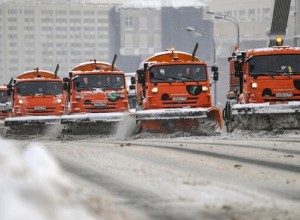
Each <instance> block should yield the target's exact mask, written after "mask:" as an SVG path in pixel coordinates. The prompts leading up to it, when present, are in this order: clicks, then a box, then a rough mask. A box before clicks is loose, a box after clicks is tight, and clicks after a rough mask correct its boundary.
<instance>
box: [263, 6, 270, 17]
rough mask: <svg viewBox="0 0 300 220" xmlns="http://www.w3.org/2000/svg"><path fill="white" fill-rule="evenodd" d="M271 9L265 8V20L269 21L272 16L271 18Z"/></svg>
mask: <svg viewBox="0 0 300 220" xmlns="http://www.w3.org/2000/svg"><path fill="white" fill-rule="evenodd" d="M270 11H271V10H270V8H263V10H262V16H263V19H269V18H270V17H271V16H270Z"/></svg>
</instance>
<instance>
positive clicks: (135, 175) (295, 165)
mask: <svg viewBox="0 0 300 220" xmlns="http://www.w3.org/2000/svg"><path fill="white" fill-rule="evenodd" d="M39 142H40V143H42V144H43V145H45V146H47V147H48V149H50V151H51V152H53V153H54V155H56V157H57V158H58V161H59V162H60V164H61V166H62V167H63V168H64V169H65V171H67V172H69V173H71V175H73V176H74V181H76V179H77V178H78V179H80V180H83V182H85V183H87V186H89V187H90V186H91V185H92V186H93V189H94V190H95V191H99V192H101V195H103V196H104V197H105V198H107V199H108V200H109V201H111V202H112V203H113V204H114V205H115V206H116V207H120V208H122V210H124V209H125V210H128V213H129V214H128V215H127V217H126V218H125V217H124V219H264V220H265V219H295V220H296V219H299V218H300V137H298V135H294V136H290V137H289V136H283V135H281V137H280V136H279V137H274V138H270V137H258V138H253V137H249V136H246V137H245V136H232V137H230V136H228V137H227V136H225V137H224V136H221V137H204V138H203V137H180V138H168V137H165V138H142V139H140V138H137V139H129V140H119V141H118V140H116V139H114V138H99V139H95V138H93V139H88V140H87V139H85V140H70V139H69V140H62V141H57V140H52V141H51V140H50V141H49V140H39ZM132 213H135V214H133V215H132V216H130V214H132ZM128 216H130V217H128ZM134 216H135V217H134ZM136 216H139V217H136ZM141 216H142V217H141ZM119 217H120V216H118V219H120V218H119ZM111 219H114V218H113V217H112V218H111Z"/></svg>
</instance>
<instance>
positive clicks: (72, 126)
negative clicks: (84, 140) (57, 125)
mask: <svg viewBox="0 0 300 220" xmlns="http://www.w3.org/2000/svg"><path fill="white" fill-rule="evenodd" d="M131 116H132V115H131V114H129V113H128V112H111V113H84V114H73V115H64V116H62V117H61V124H62V125H63V126H64V133H66V134H74V135H79V134H110V133H111V132H113V131H114V130H115V129H116V128H117V126H118V125H119V123H120V122H122V121H123V120H124V118H126V117H131ZM132 117H133V116H132Z"/></svg>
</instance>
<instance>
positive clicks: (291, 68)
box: [249, 54, 300, 76]
mask: <svg viewBox="0 0 300 220" xmlns="http://www.w3.org/2000/svg"><path fill="white" fill-rule="evenodd" d="M249 65H250V75H251V76H258V75H270V76H274V75H281V74H300V54H299V55H296V54H278V55H268V56H256V57H252V58H251V59H250V61H249Z"/></svg>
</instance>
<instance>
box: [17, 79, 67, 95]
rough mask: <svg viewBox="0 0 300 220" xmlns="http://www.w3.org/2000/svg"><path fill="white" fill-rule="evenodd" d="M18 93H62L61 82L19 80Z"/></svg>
mask: <svg viewBox="0 0 300 220" xmlns="http://www.w3.org/2000/svg"><path fill="white" fill-rule="evenodd" d="M17 94H18V95H37V94H38V95H61V94H62V83H61V82H19V83H18V84H17Z"/></svg>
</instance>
